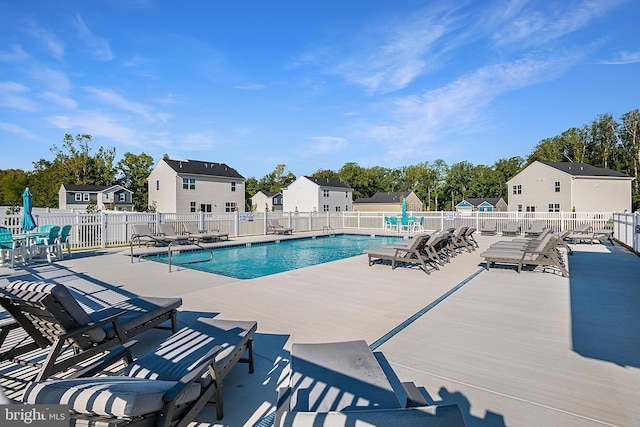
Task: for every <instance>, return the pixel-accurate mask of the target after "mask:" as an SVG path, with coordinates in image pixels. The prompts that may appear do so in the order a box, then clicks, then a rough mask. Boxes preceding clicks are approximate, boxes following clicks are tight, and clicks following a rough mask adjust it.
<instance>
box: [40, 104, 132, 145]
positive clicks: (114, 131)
mask: <svg viewBox="0 0 640 427" xmlns="http://www.w3.org/2000/svg"><path fill="white" fill-rule="evenodd" d="M47 120H48V122H49V123H51V124H52V125H53V126H55V127H57V128H59V129H64V130H65V131H72V132H73V133H76V132H86V133H88V134H90V135H91V136H93V137H104V138H108V139H111V140H113V141H117V142H120V143H123V144H126V145H133V146H143V144H140V143H139V141H140V138H139V137H138V135H137V134H136V132H134V131H133V130H132V129H130V128H128V127H126V126H122V125H120V124H119V123H118V121H117V119H115V118H113V117H111V116H109V115H106V114H100V113H96V112H82V111H81V112H78V113H76V114H74V115H56V116H51V117H49V118H48V119H47Z"/></svg>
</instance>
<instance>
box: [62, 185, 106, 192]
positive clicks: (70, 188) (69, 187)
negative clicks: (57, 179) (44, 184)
mask: <svg viewBox="0 0 640 427" xmlns="http://www.w3.org/2000/svg"><path fill="white" fill-rule="evenodd" d="M62 185H63V186H64V189H65V190H67V191H95V192H100V191H103V190H106V189H107V188H110V187H113V186H112V185H76V184H62Z"/></svg>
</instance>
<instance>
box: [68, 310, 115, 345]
mask: <svg viewBox="0 0 640 427" xmlns="http://www.w3.org/2000/svg"><path fill="white" fill-rule="evenodd" d="M124 313H125V312H124V311H119V312H117V313H114V314H112V315H111V316H107V317H105V318H104V319H100V320H99V321H97V322H89V323H87V324H86V325H83V326H79V327H77V328H75V329H71V330H69V331H67V333H66V334H62V335H60V339H67V338H72V337H74V336H76V335H82V334H83V333H85V332H87V331H90V330H92V329H96V328H101V327H102V326H104V325H107V324H109V323H113V327H114V328H115V329H116V331H117V332H118V335H120V334H119V333H120V332H121V328H120V322H118V317H119V316H121V315H122V314H124Z"/></svg>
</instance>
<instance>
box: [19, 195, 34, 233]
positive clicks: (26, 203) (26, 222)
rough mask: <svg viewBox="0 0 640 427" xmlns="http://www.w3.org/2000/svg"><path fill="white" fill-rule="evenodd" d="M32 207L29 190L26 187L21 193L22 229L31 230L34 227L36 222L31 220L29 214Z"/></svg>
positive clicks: (31, 217)
mask: <svg viewBox="0 0 640 427" xmlns="http://www.w3.org/2000/svg"><path fill="white" fill-rule="evenodd" d="M32 207H33V203H32V201H31V191H29V187H27V188H25V189H24V192H23V193H22V229H23V230H24V231H31V230H33V229H34V228H36V222H35V221H34V220H33V216H31V208H32Z"/></svg>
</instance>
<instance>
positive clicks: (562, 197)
mask: <svg viewBox="0 0 640 427" xmlns="http://www.w3.org/2000/svg"><path fill="white" fill-rule="evenodd" d="M633 179H634V178H633V177H631V176H629V175H625V174H623V173H620V172H616V171H614V170H611V169H604V168H597V167H594V166H591V165H587V164H585V163H573V162H539V161H535V162H533V163H532V164H530V165H529V166H527V167H526V168H525V169H524V170H522V171H521V172H520V173H518V174H517V175H516V176H514V177H513V178H511V179H510V180H508V181H507V190H508V191H509V211H511V212H514V211H519V212H561V211H564V212H570V211H575V212H623V211H625V210H627V211H630V210H631V182H632V181H633Z"/></svg>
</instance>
